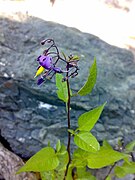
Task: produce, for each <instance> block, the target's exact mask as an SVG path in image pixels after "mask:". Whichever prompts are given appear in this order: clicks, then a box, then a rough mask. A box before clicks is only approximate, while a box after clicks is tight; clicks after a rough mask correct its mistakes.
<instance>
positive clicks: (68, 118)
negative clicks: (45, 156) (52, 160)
mask: <svg viewBox="0 0 135 180" xmlns="http://www.w3.org/2000/svg"><path fill="white" fill-rule="evenodd" d="M68 70H69V69H68V66H67V71H68ZM67 77H68V72H67ZM67 89H68V102H67V121H68V129H70V97H71V95H70V85H69V80H68V78H67ZM70 141H71V134H70V132H68V144H67V152H68V157H69V162H68V164H67V167H66V171H65V177H64V180H65V179H66V176H67V172H68V168H69V164H70V162H71V154H70Z"/></svg>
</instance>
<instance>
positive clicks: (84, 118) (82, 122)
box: [78, 103, 106, 131]
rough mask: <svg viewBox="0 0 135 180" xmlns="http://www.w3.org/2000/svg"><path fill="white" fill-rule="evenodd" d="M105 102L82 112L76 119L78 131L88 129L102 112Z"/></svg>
mask: <svg viewBox="0 0 135 180" xmlns="http://www.w3.org/2000/svg"><path fill="white" fill-rule="evenodd" d="M105 104H106V103H104V104H102V105H101V106H99V107H97V108H95V109H93V110H91V111H89V112H86V113H84V114H82V115H81V116H80V117H79V119H78V126H79V128H78V129H79V130H80V131H90V130H91V129H92V128H93V127H94V125H95V123H96V122H97V120H98V119H99V117H100V114H101V113H102V111H103V109H104V106H105Z"/></svg>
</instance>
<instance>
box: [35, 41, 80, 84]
mask: <svg viewBox="0 0 135 180" xmlns="http://www.w3.org/2000/svg"><path fill="white" fill-rule="evenodd" d="M41 45H46V46H47V48H46V49H45V50H44V52H43V54H42V55H40V56H39V57H38V58H37V61H38V63H39V66H38V68H37V72H36V75H35V77H37V76H39V75H41V77H40V78H39V79H38V81H37V84H38V85H40V84H42V83H43V82H44V81H45V80H46V79H51V78H52V77H53V76H54V75H55V74H56V73H65V74H66V75H65V76H64V78H63V81H66V80H67V79H68V78H69V77H72V78H73V77H75V76H76V75H77V74H78V70H79V69H78V66H77V62H78V60H79V58H78V56H73V55H70V56H68V57H66V56H65V54H64V53H63V54H62V55H63V57H61V55H60V53H59V50H58V48H57V46H56V45H55V42H54V40H53V39H47V40H43V41H42V42H41Z"/></svg>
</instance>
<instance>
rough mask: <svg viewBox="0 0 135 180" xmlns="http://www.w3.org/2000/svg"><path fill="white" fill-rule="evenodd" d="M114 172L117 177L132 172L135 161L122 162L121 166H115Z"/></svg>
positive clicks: (134, 167)
mask: <svg viewBox="0 0 135 180" xmlns="http://www.w3.org/2000/svg"><path fill="white" fill-rule="evenodd" d="M114 172H115V174H116V175H117V177H118V178H122V177H124V176H126V175H128V174H134V173H135V162H131V163H130V164H128V163H124V164H123V165H122V166H116V167H115V169H114Z"/></svg>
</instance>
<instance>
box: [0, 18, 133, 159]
mask: <svg viewBox="0 0 135 180" xmlns="http://www.w3.org/2000/svg"><path fill="white" fill-rule="evenodd" d="M18 18H19V17H18ZM0 29H1V33H0V34H1V35H0V59H1V62H0V114H1V117H0V125H1V126H0V131H1V135H2V136H3V137H4V138H5V139H6V140H7V141H8V142H9V144H10V146H11V148H12V149H13V151H15V152H16V153H18V154H21V155H22V156H25V157H29V156H31V155H32V154H34V153H35V152H36V151H37V150H39V149H40V148H41V147H44V146H45V145H47V143H48V140H50V141H51V143H52V145H54V144H55V143H56V142H57V139H61V140H62V141H63V142H67V131H66V128H67V120H66V109H65V104H64V103H63V102H61V101H60V100H59V99H58V98H57V95H56V87H55V83H54V79H53V80H52V81H47V82H46V83H45V84H44V85H43V86H40V87H38V86H37V85H36V80H35V79H34V78H33V77H34V75H35V72H36V68H37V65H38V64H37V62H36V58H37V57H38V56H39V55H40V54H41V53H42V51H43V50H44V48H43V47H41V46H40V41H41V40H43V39H44V38H54V40H55V42H56V44H57V45H58V47H59V48H60V51H64V53H65V54H67V55H69V54H70V53H72V54H77V55H79V56H80V57H81V60H80V62H79V68H80V70H79V75H78V76H77V77H75V78H74V79H72V81H71V88H72V90H73V92H77V90H78V89H79V88H81V87H82V85H83V84H84V82H85V81H86V79H87V75H88V71H89V67H90V66H91V64H92V62H93V59H94V57H96V59H97V66H98V78H97V83H96V86H95V88H94V90H93V92H92V93H91V94H90V95H88V96H85V97H79V96H77V97H73V98H72V103H71V108H72V110H71V118H72V119H71V124H72V127H73V128H74V129H75V128H76V126H77V118H78V116H79V115H80V114H81V113H83V112H86V111H87V110H90V109H92V108H94V107H96V106H98V105H101V104H102V103H104V102H105V101H107V105H106V107H105V109H104V111H103V113H102V115H101V118H100V119H99V122H98V124H97V125H96V127H95V128H94V129H93V133H94V134H95V135H96V136H97V138H98V139H99V140H100V141H102V140H103V139H104V138H106V139H108V140H112V139H115V138H116V137H119V136H121V134H122V136H126V139H127V141H128V140H132V139H134V137H135V136H134V134H133V129H134V128H135V123H134V110H135V83H134V80H135V64H134V57H133V54H132V53H131V52H129V51H127V50H125V49H121V48H118V47H115V46H111V45H109V44H107V43H105V42H104V41H102V40H101V39H99V38H98V37H96V36H93V35H91V34H88V33H82V32H80V31H79V30H77V29H75V28H68V27H66V26H63V25H60V24H56V23H53V22H46V21H43V20H41V19H38V18H35V17H28V18H27V20H25V21H23V22H19V21H15V20H12V21H11V20H10V19H7V18H4V17H1V18H0ZM3 37H4V39H2V38H3ZM125 122H128V123H125ZM127 125H128V126H127ZM104 128H105V131H104Z"/></svg>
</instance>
